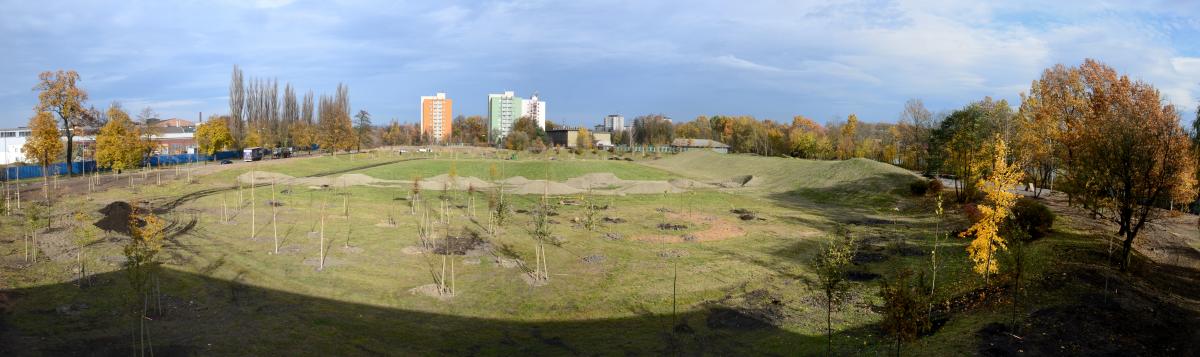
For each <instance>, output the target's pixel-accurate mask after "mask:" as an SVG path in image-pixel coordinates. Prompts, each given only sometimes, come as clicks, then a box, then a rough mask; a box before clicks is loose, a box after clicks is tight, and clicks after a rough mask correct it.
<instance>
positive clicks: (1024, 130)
mask: <svg viewBox="0 0 1200 357" xmlns="http://www.w3.org/2000/svg"><path fill="white" fill-rule="evenodd" d="M1089 112H1091V107H1090V105H1089V102H1088V98H1087V93H1086V91H1085V88H1084V82H1083V76H1082V75H1081V74H1080V72H1079V70H1078V69H1077V68H1068V67H1066V66H1063V65H1061V64H1059V65H1055V66H1054V67H1051V68H1048V69H1046V70H1045V71H1044V72H1042V77H1041V78H1039V79H1038V80H1036V81H1034V82H1033V84H1032V85H1030V88H1029V93H1022V94H1021V107H1020V109H1019V111H1018V112H1017V116H1016V118H1015V122H1016V124H1015V126H1016V135H1015V137H1014V146H1015V149H1016V150H1014V152H1015V154H1016V156H1017V157H1018V158H1019V160H1020V162H1021V164H1022V166H1023V167H1024V169H1025V172H1026V174H1027V177H1028V178H1029V180H1030V181H1031V182H1033V184H1034V188H1035V190H1034V195H1035V196H1039V195H1041V194H1042V191H1043V188H1046V187H1050V188H1052V187H1053V184H1054V177H1055V175H1056V174H1057V173H1058V171H1059V169H1060V167H1061V166H1062V165H1063V162H1064V161H1065V160H1069V159H1070V157H1069V152H1068V151H1067V147H1066V141H1068V138H1067V137H1066V136H1067V135H1068V134H1072V133H1074V132H1076V131H1075V130H1074V128H1076V127H1078V125H1079V124H1080V123H1081V122H1082V119H1083V117H1084V116H1085V115H1088V113H1089Z"/></svg>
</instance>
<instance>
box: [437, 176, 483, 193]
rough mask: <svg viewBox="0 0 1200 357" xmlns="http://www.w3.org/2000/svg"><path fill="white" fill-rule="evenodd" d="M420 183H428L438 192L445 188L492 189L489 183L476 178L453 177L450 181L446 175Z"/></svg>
mask: <svg viewBox="0 0 1200 357" xmlns="http://www.w3.org/2000/svg"><path fill="white" fill-rule="evenodd" d="M422 183H430V184H432V185H433V186H436V188H435V189H438V190H444V189H446V188H447V187H449V188H450V189H454V190H466V189H467V188H469V187H475V188H476V189H480V188H489V187H492V184H491V183H490V182H487V181H484V180H481V179H479V178H477V177H473V176H466V177H463V176H455V177H454V179H453V180H451V179H450V176H449V175H446V174H441V175H437V176H433V177H430V178H427V179H425V180H422ZM422 186H424V185H422Z"/></svg>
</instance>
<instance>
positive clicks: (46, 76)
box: [33, 70, 95, 174]
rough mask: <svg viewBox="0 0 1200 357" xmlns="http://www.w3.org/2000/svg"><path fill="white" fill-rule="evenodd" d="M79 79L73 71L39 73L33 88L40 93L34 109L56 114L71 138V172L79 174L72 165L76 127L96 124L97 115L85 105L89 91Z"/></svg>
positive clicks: (69, 159)
mask: <svg viewBox="0 0 1200 357" xmlns="http://www.w3.org/2000/svg"><path fill="white" fill-rule="evenodd" d="M79 81H80V79H79V73H76V72H75V71H72V70H67V71H64V70H58V71H55V72H50V71H47V72H42V73H41V74H39V75H38V84H37V86H34V87H33V90H34V91H37V92H38V104H37V106H35V107H34V111H35V112H37V113H42V112H49V113H52V114H53V115H54V116H57V117H58V119H59V120H61V122H62V128H63V131H64V134H65V136H66V137H67V146H66V158H67V174H74V173H75V172H74V167H72V165H71V164H72V163H73V162H74V154H75V152H74V148H75V130H77V129H78V128H86V127H88V126H91V125H92V124H94V123H95V118H94V117H92V116H90V115H88V111H87V109H86V108H84V104H83V103H84V102H86V101H87V99H88V93H87V91H85V90H83V89H82V88H79V86H78V84H79ZM39 115H40V114H39Z"/></svg>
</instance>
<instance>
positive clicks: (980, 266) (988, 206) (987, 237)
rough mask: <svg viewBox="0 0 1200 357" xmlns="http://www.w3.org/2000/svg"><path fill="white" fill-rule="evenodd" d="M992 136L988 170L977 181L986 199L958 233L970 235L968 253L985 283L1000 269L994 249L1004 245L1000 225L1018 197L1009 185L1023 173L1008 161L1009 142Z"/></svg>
mask: <svg viewBox="0 0 1200 357" xmlns="http://www.w3.org/2000/svg"><path fill="white" fill-rule="evenodd" d="M993 140H994V144H993V145H994V146H993V147H994V149H993V150H992V151H993V155H992V167H991V173H990V174H989V175H988V177H987V179H981V180H980V182H979V184H978V186H979V187H982V188H983V189H984V191H985V193H986V197H985V199H984V200H985V202H984V203H982V204H979V205H978V208H979V215H980V219H979V221H978V222H975V224H974V225H972V226H971V227H970V228H967V230H966V231H963V232H962V233H960V234H959V237H962V238H973V239H972V240H971V243H970V244H969V245H968V246H967V253H968V255H969V256H970V258H971V261H972V262H973V263H974V266H973V269H974V270H975V272H976V273H978V274H980V275H983V277H984V284H985V285H987V282H988V277H989V276H990V275H991V274H994V273H996V272H997V271H999V264H998V263H997V260H996V250H997V249H1005V248H1006V244H1005V243H1006V239H1005V237H1002V236H1001V228H1002V227H1001V225H1002V224H1003V223H1004V221H1005V220H1006V219H1007V218H1008V217H1009V216H1010V215H1011V214H1012V211H1011V209H1012V206H1013V204H1015V203H1016V201H1017V194H1015V193H1012V189H1013V188H1015V187H1016V186H1017V183H1018V182H1020V180H1021V175H1022V173H1021V171H1019V170H1018V168H1017V167H1015V166H1014V165H1012V164H1009V163H1008V146H1007V145H1006V144H1005V143H1004V140H1003V139H1001V137H1000V135H999V134H997V135H996V136H995V139H993Z"/></svg>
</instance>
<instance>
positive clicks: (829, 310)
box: [825, 290, 833, 356]
mask: <svg viewBox="0 0 1200 357" xmlns="http://www.w3.org/2000/svg"><path fill="white" fill-rule="evenodd" d="M825 355H826V356H832V355H833V292H832V291H829V290H825Z"/></svg>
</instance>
